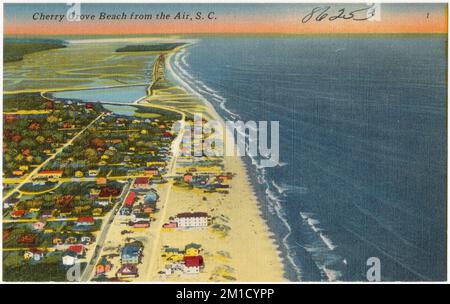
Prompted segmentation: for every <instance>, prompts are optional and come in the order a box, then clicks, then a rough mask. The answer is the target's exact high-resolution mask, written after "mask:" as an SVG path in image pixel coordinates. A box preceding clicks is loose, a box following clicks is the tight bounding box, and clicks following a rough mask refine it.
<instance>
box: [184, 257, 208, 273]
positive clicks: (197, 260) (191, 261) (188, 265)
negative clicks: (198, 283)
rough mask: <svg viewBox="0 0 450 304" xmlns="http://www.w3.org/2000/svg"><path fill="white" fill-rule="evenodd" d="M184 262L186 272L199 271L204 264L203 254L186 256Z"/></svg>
mask: <svg viewBox="0 0 450 304" xmlns="http://www.w3.org/2000/svg"><path fill="white" fill-rule="evenodd" d="M183 262H184V272H185V273H199V272H200V269H201V268H202V267H203V265H204V264H203V257H202V256H185V257H184V258H183Z"/></svg>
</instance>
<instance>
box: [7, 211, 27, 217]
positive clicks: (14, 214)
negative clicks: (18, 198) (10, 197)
mask: <svg viewBox="0 0 450 304" xmlns="http://www.w3.org/2000/svg"><path fill="white" fill-rule="evenodd" d="M25 212H26V211H25V210H16V211H12V212H11V213H10V215H11V217H14V218H18V217H22V216H24V215H25Z"/></svg>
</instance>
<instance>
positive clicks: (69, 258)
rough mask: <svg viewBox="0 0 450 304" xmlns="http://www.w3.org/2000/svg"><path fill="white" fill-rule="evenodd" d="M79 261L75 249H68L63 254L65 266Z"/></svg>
mask: <svg viewBox="0 0 450 304" xmlns="http://www.w3.org/2000/svg"><path fill="white" fill-rule="evenodd" d="M76 262H77V254H76V253H75V252H73V251H66V252H64V253H63V255H62V263H63V265H65V266H72V265H75V263H76Z"/></svg>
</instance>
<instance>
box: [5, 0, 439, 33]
mask: <svg viewBox="0 0 450 304" xmlns="http://www.w3.org/2000/svg"><path fill="white" fill-rule="evenodd" d="M326 6H328V5H327V4H325V3H320V4H316V5H315V4H294V3H289V4H257V3H254V4H235V3H234V4H175V3H171V4H124V3H114V4H105V3H103V4H95V3H89V4H81V7H80V13H81V14H82V16H83V17H84V18H88V17H89V16H94V20H81V21H78V22H74V21H72V22H71V21H68V20H67V18H66V14H67V11H68V9H70V8H71V7H70V6H68V5H67V4H65V3H53V4H42V3H41V4H24V3H16V4H13V3H9V4H5V5H4V33H5V34H6V35H127V34H342V33H447V5H446V4H419V3H416V4H380V5H379V6H378V7H376V8H375V9H376V14H375V16H374V17H372V18H371V19H370V20H360V21H357V20H354V19H355V18H361V19H365V18H366V17H367V12H368V10H369V5H368V4H363V3H361V4H331V5H329V6H330V8H329V9H328V10H327V11H326V12H325V13H326V14H328V15H327V16H325V15H324V14H322V15H320V11H316V12H315V13H314V15H313V16H312V17H311V18H310V19H309V20H308V21H307V22H303V21H302V20H304V21H305V20H306V19H304V18H307V16H308V14H310V13H311V12H312V11H313V10H314V9H315V8H317V7H319V8H317V9H316V10H324V9H325V8H326ZM339 10H343V12H344V14H345V16H350V13H352V12H354V11H355V10H359V11H358V12H354V14H353V15H354V17H355V18H349V19H347V20H344V19H342V18H331V19H335V20H330V17H335V16H338V15H339V12H340V11H339ZM161 12H164V14H166V15H167V14H170V17H169V18H168V19H159V20H156V15H157V14H160V13H161ZM178 12H180V13H181V14H183V13H186V14H189V15H190V16H195V14H196V13H197V12H201V13H202V17H203V18H204V19H201V20H195V18H194V19H193V20H190V18H187V19H177V20H175V19H174V18H173V17H174V16H176V14H177V13H178ZM211 12H212V14H210V13H211ZM101 13H104V14H107V15H110V16H112V15H119V16H121V17H122V16H123V14H125V17H126V19H125V20H124V19H115V20H106V19H105V20H99V17H100V16H101ZM132 14H133V16H138V15H147V16H149V15H151V16H152V19H150V20H149V19H146V20H145V19H144V20H131V16H132ZM52 15H61V16H62V17H63V19H62V21H59V19H57V20H42V19H41V18H50V17H49V16H52ZM208 16H209V17H210V18H208ZM320 17H325V18H323V20H318V19H320ZM53 18H60V17H57V16H56V17H53ZM35 19H36V20H35Z"/></svg>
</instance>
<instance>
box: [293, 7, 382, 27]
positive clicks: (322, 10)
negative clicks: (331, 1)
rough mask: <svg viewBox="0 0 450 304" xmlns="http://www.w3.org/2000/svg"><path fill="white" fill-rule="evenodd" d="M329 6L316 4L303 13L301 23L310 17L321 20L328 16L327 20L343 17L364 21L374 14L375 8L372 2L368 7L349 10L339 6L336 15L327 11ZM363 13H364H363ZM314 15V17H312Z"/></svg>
mask: <svg viewBox="0 0 450 304" xmlns="http://www.w3.org/2000/svg"><path fill="white" fill-rule="evenodd" d="M330 8H331V7H330V6H322V7H321V6H318V7H315V8H313V9H312V10H311V12H310V13H308V14H307V15H305V16H304V17H303V19H302V23H307V22H308V21H310V20H311V19H314V20H316V21H322V20H325V19H327V18H328V20H329V21H335V20H337V19H343V20H350V19H352V20H354V21H364V20H369V19H370V18H372V17H374V16H375V13H376V9H375V4H372V5H371V6H369V7H364V8H360V9H356V10H353V11H350V12H348V13H347V12H346V9H345V8H341V9H339V10H338V12H337V14H336V15H331V16H330V13H329V10H330ZM364 13H365V14H364ZM360 14H362V15H363V16H364V17H362V16H361V17H357V16H358V15H360ZM314 16H315V18H313V17H314Z"/></svg>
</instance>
